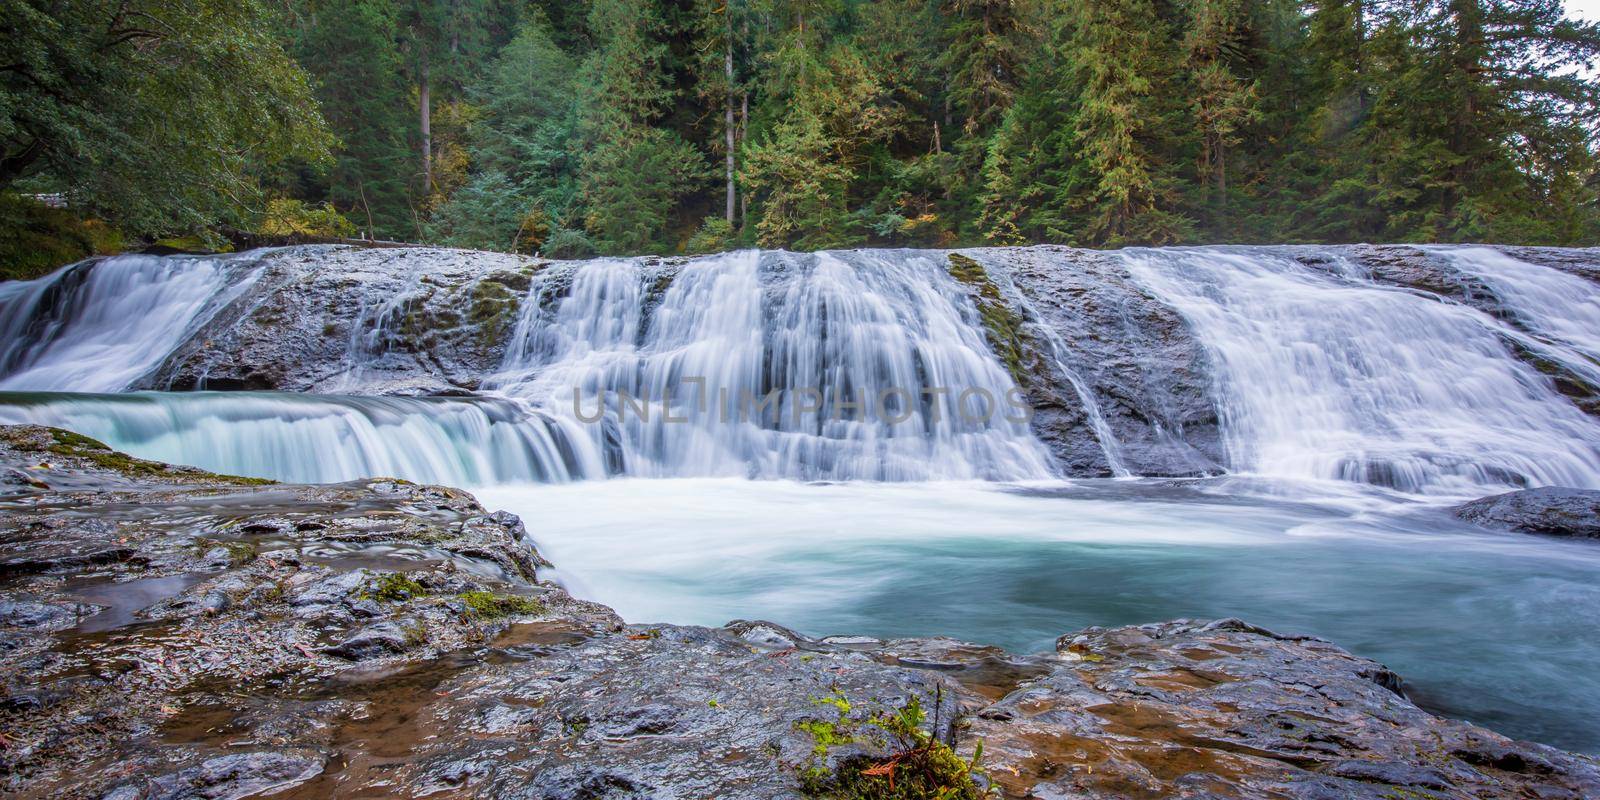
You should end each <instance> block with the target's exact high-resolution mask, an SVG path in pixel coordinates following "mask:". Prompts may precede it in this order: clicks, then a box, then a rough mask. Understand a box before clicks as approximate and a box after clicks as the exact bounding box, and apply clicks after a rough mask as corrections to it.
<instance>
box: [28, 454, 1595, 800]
mask: <svg viewBox="0 0 1600 800" xmlns="http://www.w3.org/2000/svg"><path fill="white" fill-rule="evenodd" d="M40 435H45V436H48V434H47V433H45V434H41V433H40V431H38V430H21V431H18V430H14V429H4V428H0V468H3V467H4V466H6V465H9V464H16V463H20V462H21V461H25V460H27V459H29V458H31V456H30V454H29V453H30V451H27V450H20V451H19V450H17V449H15V448H12V447H10V446H9V445H8V444H6V443H7V442H8V441H13V440H29V441H31V440H32V439H33V438H36V437H37V436H40ZM61 469H63V470H66V472H63V473H61V474H62V475H63V476H64V477H65V482H66V483H67V484H71V485H73V486H75V487H76V488H75V489H72V490H61V489H52V490H44V489H38V488H36V487H17V488H16V491H17V492H20V494H0V558H20V557H22V554H23V553H26V552H27V551H28V550H29V548H32V547H35V546H36V545H38V546H45V547H48V548H53V549H52V550H51V551H50V552H52V553H76V552H88V551H90V549H91V548H90V546H91V545H94V544H98V545H102V546H103V545H104V544H105V538H104V537H106V536H114V537H115V539H116V540H121V543H120V544H119V546H123V547H127V548H130V549H132V550H133V551H134V552H136V553H137V554H138V556H139V557H138V558H126V559H120V560H116V561H111V562H103V563H95V564H92V565H84V566H83V568H81V569H79V570H77V574H72V575H70V576H69V575H40V574H36V573H30V574H13V575H10V576H7V577H4V578H0V686H3V687H4V692H3V694H0V723H3V726H4V735H5V739H4V740H3V742H4V746H3V747H0V792H3V793H5V794H7V796H19V797H26V798H54V797H116V798H180V797H183V798H189V797H196V798H224V797H226V798H236V797H245V796H258V795H274V796H284V797H308V798H309V797H317V798H321V797H369V796H385V797H390V796H398V797H419V796H458V797H465V796H471V797H484V798H508V800H509V798H599V797H605V798H625V797H637V798H666V797H685V798H687V797H738V798H741V799H743V798H753V799H755V800H766V799H768V798H770V799H772V800H777V798H785V799H786V800H789V799H792V798H794V797H797V796H799V795H800V794H801V781H800V776H801V774H802V773H803V772H806V771H808V770H830V769H834V768H836V767H838V766H839V765H841V764H845V763H860V761H861V760H867V761H876V760H879V759H883V758H885V757H887V756H889V755H890V754H891V753H892V752H895V751H896V748H897V747H899V745H897V744H896V742H895V737H894V736H891V735H889V733H888V731H887V729H886V728H885V725H886V724H887V723H886V720H887V719H888V718H889V717H890V715H896V714H898V713H900V712H901V711H902V710H903V709H905V708H907V707H908V706H909V705H910V704H911V703H912V702H913V701H915V702H916V703H917V704H918V705H920V706H921V708H922V709H923V711H924V719H923V723H922V725H923V727H924V729H925V730H927V731H929V732H930V733H931V734H932V735H935V736H937V737H938V738H939V739H940V740H941V741H946V742H953V743H954V746H955V748H956V750H957V752H959V753H961V754H964V755H967V756H970V755H972V754H973V752H974V750H975V748H976V746H977V743H978V742H979V741H982V742H983V743H984V744H983V746H984V750H985V754H984V766H985V768H986V769H987V771H988V777H987V778H986V779H984V780H986V781H987V782H989V783H990V784H992V785H993V786H994V788H995V789H996V792H997V794H996V796H997V797H1005V798H1023V797H1031V798H1073V799H1074V800H1085V799H1086V798H1087V799H1101V800H1112V799H1113V798H1116V799H1117V800H1121V799H1122V798H1128V797H1206V798H1212V800H1227V799H1229V798H1237V799H1238V800H1244V799H1246V798H1249V799H1250V800H1255V799H1256V798H1291V799H1292V800H1312V799H1314V798H1315V799H1321V798H1326V799H1328V800H1333V799H1334V798H1337V799H1338V800H1348V799H1349V798H1362V799H1367V798H1370V799H1371V800H1380V799H1382V800H1394V798H1404V797H1440V798H1443V797H1451V798H1456V797H1462V798H1465V797H1472V798H1485V799H1487V800H1500V799H1501V798H1504V799H1505V800H1511V798H1518V799H1519V800H1520V799H1521V798H1527V797H1539V798H1572V799H1573V800H1576V799H1577V798H1587V797H1596V796H1600V767H1597V765H1596V764H1595V762H1594V761H1593V760H1591V759H1586V758H1582V757H1578V756H1573V755H1570V754H1567V753H1563V752H1561V751H1558V750H1554V749H1552V748H1548V747H1543V746H1540V745H1536V744H1530V743H1526V742H1516V741H1512V740H1509V739H1506V738H1504V737H1501V736H1498V735H1496V734H1494V733H1493V732H1491V731H1488V730H1485V729H1482V728H1478V727H1476V726H1473V725H1470V724H1468V723H1464V722H1456V721H1451V720H1446V719H1441V718H1438V717H1435V716H1433V715H1431V714H1428V713H1427V712H1425V711H1423V710H1421V709H1419V708H1417V707H1416V706H1415V705H1413V704H1412V703H1411V702H1410V701H1409V700H1407V699H1406V698H1405V696H1404V694H1403V692H1402V689H1403V686H1402V682H1401V681H1400V678H1399V677H1398V676H1396V675H1395V674H1394V673H1393V672H1390V671H1389V670H1387V669H1386V668H1384V667H1383V666H1382V665H1380V664H1377V663H1375V662H1372V661H1369V660H1366V659H1362V658H1357V657H1355V656H1352V655H1350V654H1349V653H1346V652H1345V651H1343V650H1341V649H1339V648H1338V647H1336V646H1334V645H1332V644H1330V643H1327V642H1324V641H1321V640H1318V639H1314V638H1309V637H1303V636H1291V635H1279V634H1276V633H1273V632H1271V631H1268V630H1266V629H1263V628H1260V627H1258V626H1255V625H1252V624H1250V623H1248V622H1244V621H1241V620H1234V619H1228V620H1218V621H1214V622H1189V621H1177V622H1170V623H1160V624H1153V625H1141V626H1134V627H1124V628H1110V629H1107V628H1089V629H1085V630H1082V631H1077V632H1074V633H1069V634H1066V635H1064V636H1062V637H1061V639H1060V640H1059V641H1058V643H1057V647H1056V650H1055V651H1054V652H1051V653H1043V654H1032V655H1019V654H1012V653H1007V652H1005V651H1003V650H1000V649H998V648H994V647H987V646H982V645H976V644H971V643H966V642H959V641H955V640H950V639H940V638H929V639H893V640H887V641H885V640H880V639H876V638H871V637H850V636H834V637H828V638H825V639H817V638H812V637H808V636H806V635H804V634H802V633H800V632H797V631H794V630H790V629H788V628H785V627H783V626H781V625H779V624H776V623H772V622H764V621H736V622H732V623H729V624H728V626H726V627H724V628H702V627H694V626H676V625H652V626H648V627H645V626H631V627H625V626H623V625H622V624H621V622H620V620H618V619H617V617H616V616H615V614H614V613H612V612H611V611H610V610H609V609H605V608H604V607H600V606H596V605H594V604H591V603H585V602H583V601H579V600H575V599H573V598H571V597H570V596H568V595H567V594H566V593H565V592H563V591H561V590H560V589H559V588H558V587H555V586H552V585H549V584H545V583H539V582H538V581H537V579H536V576H534V575H532V574H531V572H532V566H529V567H528V572H527V573H525V572H524V571H523V567H522V566H519V565H521V564H523V563H524V560H525V561H526V563H527V564H529V565H533V566H536V565H537V564H541V563H543V562H542V561H541V560H540V559H538V557H537V555H536V554H531V551H529V550H528V545H527V544H526V536H525V532H524V531H523V530H522V526H521V523H520V522H519V521H517V520H515V519H514V518H508V517H505V516H503V515H490V514H488V513H486V512H485V510H484V509H483V508H482V507H481V506H480V505H478V504H477V503H476V501H474V500H472V498H471V497H470V496H468V495H466V494H465V493H462V492H459V491H455V490H450V489H445V488H442V487H427V486H417V485H414V484H407V483H403V482H396V481H383V482H375V481H372V482H360V481H358V482H353V483H350V484H341V485H335V486H276V487H249V486H246V487H241V486H238V485H234V484H216V485H207V484H205V483H203V482H196V480H195V478H194V476H192V475H187V474H184V475H181V476H174V475H172V474H169V473H167V472H164V471H162V470H157V469H154V468H150V469H149V470H143V469H141V470H140V474H137V475H129V474H121V473H118V474H108V475H105V476H104V483H102V484H101V485H100V488H99V489H91V488H89V487H91V486H92V483H91V482H90V480H91V478H93V476H94V475H95V474H96V473H95V470H96V469H103V468H102V467H98V466H96V465H94V464H92V463H87V462H85V463H79V462H74V463H71V464H64V465H62V467H61ZM45 472H46V477H45V480H44V482H45V483H46V484H48V485H51V486H58V484H59V482H58V481H57V480H56V479H55V478H54V476H53V473H50V472H49V471H48V470H46V471H45ZM224 487H225V488H226V492H227V497H228V498H229V499H228V502H227V503H226V504H220V505H219V504H218V503H217V502H216V490H217V489H218V488H224ZM86 514H94V515H98V518H102V519H103V520H104V524H102V525H98V526H96V525H83V524H77V523H78V522H82V521H84V520H85V519H86V516H85V515H86ZM217 531H228V532H229V535H230V536H234V535H237V536H241V537H244V538H243V539H242V540H241V541H243V542H246V543H249V544H251V545H254V546H255V551H256V553H257V554H256V555H255V557H253V558H249V559H240V558H237V557H235V558H230V559H229V560H228V563H227V564H226V565H225V566H224V565H222V562H221V559H220V558H213V557H212V556H211V551H212V550H213V549H215V548H214V547H213V545H212V543H213V542H214V541H215V539H214V537H215V535H216V532H217ZM401 549H403V550H404V551H405V552H406V554H407V555H406V558H405V559H403V560H396V559H395V558H394V557H393V555H392V554H393V553H395V552H396V551H397V550H401ZM497 553H498V554H497ZM515 553H524V554H526V555H524V556H522V557H521V558H518V557H517V556H515V555H514V554H515ZM199 567H206V568H205V569H197V568H199ZM395 576H398V577H395ZM402 579H403V580H402ZM404 581H410V582H413V583H414V584H415V586H414V587H411V586H410V585H406V586H405V587H404V588H405V591H392V592H391V591H383V590H384V589H385V588H388V589H396V588H400V587H401V585H402V583H403V582H404ZM386 583H393V584H394V585H392V586H387V587H386V585H385V584H386ZM69 585H70V586H71V587H72V588H70V590H69V589H68V588H66V587H68V586H69ZM469 587H471V588H469ZM374 591H377V593H378V594H381V595H382V598H381V599H380V598H379V597H378V596H377V595H376V594H374V595H373V596H365V595H367V594H368V593H371V592H374ZM464 591H482V592H488V593H490V594H491V595H506V596H516V597H521V598H527V599H528V600H530V601H531V602H532V603H533V605H530V606H528V607H529V608H537V609H538V610H537V612H536V613H526V614H525V613H522V612H521V611H519V612H518V613H517V614H515V615H513V617H514V620H515V621H514V622H513V621H511V620H510V619H489V618H484V617H483V616H482V615H481V614H468V613H466V610H467V608H468V604H467V603H465V602H464V601H463V600H462V598H461V597H460V596H459V594H460V593H461V592H464ZM93 592H100V594H99V595H97V596H101V597H104V598H107V602H112V603H113V605H114V606H115V607H114V608H110V609H108V610H107V611H106V612H102V613H103V614H109V613H111V612H113V611H114V612H116V613H117V614H123V613H124V612H125V611H129V610H130V609H132V607H133V606H138V610H139V614H140V616H139V617H138V619H136V620H133V619H130V620H129V621H127V622H119V623H118V624H116V625H107V626H106V627H104V628H103V629H101V630H96V631H90V630H86V629H87V628H89V627H91V626H89V625H87V624H85V625H72V624H69V623H71V622H73V621H74V620H76V619H77V618H78V617H79V616H80V615H81V614H80V611H81V609H80V602H81V601H79V600H77V599H75V596H74V595H72V594H71V593H93ZM156 595H159V597H160V599H159V600H156V601H155V602H153V603H152V602H150V597H151V596H156ZM124 601H130V602H124ZM133 601H136V602H133ZM297 603H299V605H297ZM311 611H314V612H316V613H302V612H311ZM95 618H98V617H95ZM95 618H91V619H95ZM119 619H120V617H119ZM358 619H359V620H360V621H359V622H357V620H358ZM330 642H331V643H333V644H331V645H330V644H329V643H330Z"/></svg>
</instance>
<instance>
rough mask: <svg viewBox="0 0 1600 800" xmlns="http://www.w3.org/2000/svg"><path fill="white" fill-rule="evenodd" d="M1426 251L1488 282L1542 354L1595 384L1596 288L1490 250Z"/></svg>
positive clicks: (1599, 290)
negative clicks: (1530, 335) (1539, 345)
mask: <svg viewBox="0 0 1600 800" xmlns="http://www.w3.org/2000/svg"><path fill="white" fill-rule="evenodd" d="M1428 251H1429V252H1431V253H1433V254H1435V255H1437V256H1440V257H1442V258H1444V259H1445V260H1446V261H1448V262H1449V263H1450V264H1451V265H1453V266H1454V267H1455V268H1456V269H1458V270H1460V271H1462V272H1464V273H1466V274H1468V275H1472V276H1473V277H1476V278H1478V279H1480V280H1482V281H1484V282H1485V283H1486V284H1488V285H1489V286H1490V287H1491V288H1492V289H1493V290H1494V293H1495V297H1497V298H1499V300H1500V301H1501V303H1502V304H1503V305H1504V307H1505V308H1506V310H1507V311H1509V312H1510V313H1511V314H1512V316H1513V317H1514V318H1515V319H1516V321H1517V322H1518V323H1519V324H1521V325H1522V326H1523V327H1524V328H1526V329H1527V330H1528V331H1530V332H1531V333H1533V335H1535V336H1537V337H1539V339H1540V343H1541V344H1543V345H1544V346H1543V347H1540V348H1539V352H1540V354H1541V355H1546V356H1548V357H1550V358H1553V359H1555V360H1556V361H1558V362H1560V363H1561V364H1562V366H1565V367H1566V368H1568V369H1570V370H1572V371H1574V372H1576V373H1578V374H1579V375H1583V376H1584V377H1586V378H1587V379H1588V380H1589V381H1590V382H1592V383H1595V384H1600V285H1597V284H1596V283H1595V282H1593V281H1590V280H1585V279H1584V278H1580V277H1578V276H1577V275H1571V274H1568V273H1565V272H1562V271H1561V270H1558V269H1554V268H1551V267H1546V266H1542V265H1539V264H1530V263H1528V262H1526V261H1520V260H1518V259H1515V258H1512V257H1511V256H1509V255H1506V254H1505V253H1502V252H1500V251H1499V250H1495V249H1493V248H1489V247H1430V248H1428Z"/></svg>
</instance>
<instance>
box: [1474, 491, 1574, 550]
mask: <svg viewBox="0 0 1600 800" xmlns="http://www.w3.org/2000/svg"><path fill="white" fill-rule="evenodd" d="M1454 513H1455V515H1456V516H1457V517H1459V518H1460V519H1463V520H1466V521H1467V522H1471V523H1472V524H1474V525H1482V526H1483V527H1485V528H1497V529H1500V530H1507V531H1517V532H1519V533H1542V534H1546V535H1548V536H1576V537H1580V538H1585V539H1600V492H1597V491H1594V490H1592V489H1563V488H1560V487H1555V486H1546V487H1542V488H1539V489H1522V490H1519V491H1515V492H1506V493H1505V494H1497V495H1493V496H1490V497H1482V498H1479V499H1477V500H1473V501H1472V502H1470V503H1463V504H1461V505H1459V506H1456V508H1455V510H1454Z"/></svg>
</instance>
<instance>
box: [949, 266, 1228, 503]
mask: <svg viewBox="0 0 1600 800" xmlns="http://www.w3.org/2000/svg"><path fill="white" fill-rule="evenodd" d="M973 255H976V256H978V258H980V259H982V261H983V262H984V263H987V264H991V265H993V266H994V267H995V268H996V269H997V270H998V271H1000V272H1003V273H1004V275H1005V278H1004V279H1002V282H1009V283H1010V284H1011V285H1010V287H1008V289H1009V291H1008V292H1006V296H1005V300H1006V302H1007V303H1008V304H1009V305H1012V306H1015V307H1016V308H1017V309H1019V310H1020V312H1021V313H1022V314H1023V315H1024V316H1025V317H1026V322H1027V323H1028V328H1029V329H1030V330H1031V331H1032V336H1031V340H1030V342H1029V344H1030V346H1031V348H1032V349H1033V350H1034V363H1033V365H1032V369H1033V371H1034V377H1035V378H1037V380H1033V381H1027V380H1025V381H1024V385H1026V386H1027V388H1028V389H1029V391H1030V399H1031V400H1032V401H1033V404H1034V408H1035V416H1034V429H1035V431H1036V432H1037V433H1038V434H1039V437H1040V438H1041V439H1042V440H1044V441H1045V442H1046V443H1047V444H1048V445H1050V448H1051V450H1052V451H1053V452H1055V453H1056V454H1057V457H1058V458H1059V459H1060V460H1061V461H1062V463H1063V466H1064V467H1066V469H1067V472H1068V474H1072V475H1094V474H1101V475H1109V474H1111V473H1110V471H1109V465H1108V463H1107V461H1108V458H1107V456H1106V455H1105V454H1104V453H1103V452H1102V450H1103V449H1104V445H1105V443H1104V442H1102V441H1100V439H1099V437H1097V435H1096V433H1095V431H1094V430H1093V428H1094V425H1093V424H1092V420H1090V419H1089V416H1090V413H1091V412H1089V411H1088V406H1089V403H1086V402H1085V401H1084V400H1083V399H1082V398H1081V397H1080V396H1079V395H1080V394H1082V393H1087V395H1088V396H1089V398H1090V399H1091V400H1092V402H1093V405H1094V407H1095V409H1096V410H1097V411H1098V413H1099V415H1100V416H1101V418H1102V419H1103V420H1104V424H1105V426H1106V428H1107V429H1108V430H1109V432H1110V434H1111V438H1112V439H1113V440H1114V444H1113V446H1112V450H1113V453H1114V456H1115V458H1116V459H1117V460H1118V462H1119V463H1120V465H1121V466H1122V467H1123V468H1124V469H1126V470H1128V471H1129V472H1131V473H1133V474H1135V475H1149V476H1171V477H1178V476H1193V475H1208V474H1217V473H1219V472H1221V471H1223V466H1224V464H1223V462H1224V454H1223V446H1222V441H1221V433H1220V430H1219V428H1218V424H1217V407H1216V399H1215V397H1214V396H1213V385H1212V373H1211V364H1210V358H1209V356H1208V355H1207V354H1206V351H1205V348H1204V347H1203V346H1202V345H1201V343H1200V342H1199V340H1197V339H1196V338H1195V336H1194V333H1193V331H1192V330H1190V328H1189V325H1188V323H1187V322H1185V321H1184V319H1183V317H1181V316H1180V315H1179V314H1178V312H1177V311H1175V310H1173V308H1172V307H1171V306H1169V305H1167V304H1166V303H1163V302H1161V301H1160V300H1158V299H1156V298H1155V297H1154V296H1152V295H1151V294H1150V292H1149V291H1148V290H1146V289H1144V288H1143V287H1141V286H1139V285H1138V283H1137V282H1136V281H1135V280H1134V279H1133V276H1132V275H1130V274H1129V272H1128V270H1127V267H1126V266H1125V265H1124V264H1123V263H1122V262H1121V261H1120V260H1119V259H1118V258H1117V257H1116V255H1115V254H1113V253H1104V252H1098V251H1093V250H1075V249H1072V248H1066V247H1051V246H1043V247H1026V248H1003V249H995V250H983V251H973ZM1066 371H1070V372H1071V373H1073V375H1072V376H1069V375H1066V374H1065V372H1066ZM1073 376H1075V377H1076V378H1077V379H1078V381H1079V382H1081V389H1079V388H1078V387H1075V386H1074V385H1073V382H1072V377H1073Z"/></svg>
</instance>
